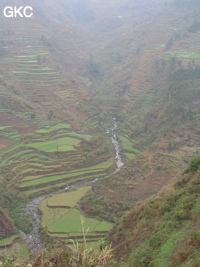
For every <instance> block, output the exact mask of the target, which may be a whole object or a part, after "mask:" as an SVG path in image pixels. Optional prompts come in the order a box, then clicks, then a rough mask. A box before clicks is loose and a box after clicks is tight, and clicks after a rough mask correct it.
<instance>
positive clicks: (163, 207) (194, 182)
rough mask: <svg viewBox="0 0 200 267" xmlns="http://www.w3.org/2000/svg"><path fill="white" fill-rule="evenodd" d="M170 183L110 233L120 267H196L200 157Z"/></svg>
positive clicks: (197, 262) (134, 210)
mask: <svg viewBox="0 0 200 267" xmlns="http://www.w3.org/2000/svg"><path fill="white" fill-rule="evenodd" d="M171 184H172V183H171ZM171 184H170V183H169V184H168V186H167V187H166V188H165V189H164V190H163V191H162V192H161V193H159V194H157V195H155V196H153V197H151V198H149V199H148V200H146V201H144V202H140V203H138V204H137V206H136V207H135V208H134V209H133V210H132V211H131V212H129V213H128V214H127V215H126V216H125V217H124V218H122V220H121V221H120V222H119V223H118V225H117V226H116V228H115V229H114V230H113V231H112V233H111V236H110V241H111V242H112V244H113V246H114V247H115V251H116V256H117V258H118V259H120V262H121V264H119V266H135V267H136V266H140V267H142V266H159V267H161V266H163V267H164V266H199V264H200V261H199V260H200V255H199V246H200V232H199V225H200V213H199V205H200V198H199V193H200V191H199V188H200V156H197V157H196V158H194V159H193V160H192V162H191V164H190V166H189V168H188V169H187V171H186V172H185V174H183V175H182V176H181V177H180V178H178V179H176V182H175V184H174V186H173V187H172V186H171Z"/></svg>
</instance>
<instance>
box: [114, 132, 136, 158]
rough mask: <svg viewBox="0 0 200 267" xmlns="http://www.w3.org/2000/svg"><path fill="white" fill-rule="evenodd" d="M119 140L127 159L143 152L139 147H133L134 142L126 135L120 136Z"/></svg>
mask: <svg viewBox="0 0 200 267" xmlns="http://www.w3.org/2000/svg"><path fill="white" fill-rule="evenodd" d="M119 140H120V142H121V145H122V153H123V155H124V156H125V157H126V159H127V160H130V159H134V158H135V157H136V155H138V154H140V153H141V152H140V151H139V150H138V149H136V148H134V147H133V145H134V144H133V142H132V141H131V140H130V139H128V138H127V137H126V136H125V135H121V136H119Z"/></svg>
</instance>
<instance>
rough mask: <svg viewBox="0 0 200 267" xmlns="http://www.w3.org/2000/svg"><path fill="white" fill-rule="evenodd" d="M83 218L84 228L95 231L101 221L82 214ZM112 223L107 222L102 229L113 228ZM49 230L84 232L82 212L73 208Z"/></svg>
mask: <svg viewBox="0 0 200 267" xmlns="http://www.w3.org/2000/svg"><path fill="white" fill-rule="evenodd" d="M82 218H83V227H84V229H85V230H86V229H89V231H90V232H93V231H95V229H96V228H97V226H98V225H99V224H100V223H101V221H99V220H97V219H93V218H87V217H85V216H82ZM112 226H113V225H112V224H111V223H107V222H105V224H104V225H103V227H102V229H103V231H109V230H111V229H112ZM49 230H50V231H51V232H80V233H82V223H81V213H80V211H79V210H77V209H72V210H70V211H69V212H67V213H66V214H65V215H64V216H63V217H62V219H60V220H58V221H56V222H54V223H52V224H51V225H50V226H49Z"/></svg>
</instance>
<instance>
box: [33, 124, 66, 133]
mask: <svg viewBox="0 0 200 267" xmlns="http://www.w3.org/2000/svg"><path fill="white" fill-rule="evenodd" d="M69 128H70V125H69V124H65V123H59V124H56V125H53V126H50V127H48V128H43V129H39V130H36V133H50V132H52V131H56V130H60V129H69Z"/></svg>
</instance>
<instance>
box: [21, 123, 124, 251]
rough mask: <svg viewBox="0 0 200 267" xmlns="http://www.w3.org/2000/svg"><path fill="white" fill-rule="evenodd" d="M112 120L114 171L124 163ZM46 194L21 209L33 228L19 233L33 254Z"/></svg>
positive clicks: (88, 183) (79, 185)
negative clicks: (41, 206)
mask: <svg viewBox="0 0 200 267" xmlns="http://www.w3.org/2000/svg"><path fill="white" fill-rule="evenodd" d="M113 120H114V125H113V127H112V128H110V129H108V130H107V131H106V132H107V134H110V136H111V141H112V143H113V144H114V147H115V162H116V165H117V168H116V170H115V172H117V171H119V170H120V168H121V167H122V166H123V165H124V163H123V162H122V159H121V156H120V146H119V143H118V141H117V137H116V135H115V130H116V128H117V126H118V123H119V122H117V121H116V119H115V118H114V119H113ZM112 174H113V173H112ZM110 175H111V174H110ZM97 180H98V178H96V179H94V180H92V181H88V182H82V183H76V184H74V185H70V186H67V187H66V188H65V189H64V190H68V189H70V188H77V187H81V186H86V185H93V184H94V183H96V181H97ZM61 191H63V189H62V190H61ZM48 196H49V195H44V196H40V197H36V198H34V199H33V200H31V201H30V202H29V203H28V204H27V205H26V207H25V208H24V209H23V214H25V215H26V216H29V217H30V220H31V223H32V226H33V230H32V231H31V233H30V234H25V233H24V232H23V231H20V234H21V237H22V238H23V239H24V240H25V241H26V243H27V244H28V247H29V249H30V252H31V253H32V254H33V255H34V254H36V253H37V252H38V251H39V250H40V249H41V247H42V242H41V236H40V230H39V228H40V215H39V213H38V206H39V204H40V202H41V201H42V200H43V199H45V198H46V197H48Z"/></svg>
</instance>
